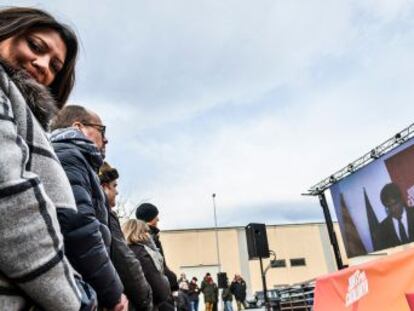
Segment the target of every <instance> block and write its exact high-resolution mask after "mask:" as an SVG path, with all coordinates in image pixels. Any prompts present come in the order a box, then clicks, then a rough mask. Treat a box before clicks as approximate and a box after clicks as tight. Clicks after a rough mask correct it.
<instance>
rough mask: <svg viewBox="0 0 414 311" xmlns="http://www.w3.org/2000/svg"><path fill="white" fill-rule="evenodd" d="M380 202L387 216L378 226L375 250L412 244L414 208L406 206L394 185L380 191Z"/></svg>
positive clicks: (391, 184)
mask: <svg viewBox="0 0 414 311" xmlns="http://www.w3.org/2000/svg"><path fill="white" fill-rule="evenodd" d="M381 202H382V204H383V205H384V207H385V209H386V211H387V214H388V216H387V217H386V218H385V219H384V220H383V221H381V223H380V224H379V225H378V228H377V231H376V238H377V240H378V248H377V249H384V248H389V247H393V246H398V245H402V244H406V243H409V242H413V241H414V208H408V207H407V206H406V204H405V202H404V199H403V197H402V195H401V191H400V188H399V187H398V186H397V185H396V184H394V183H389V184H386V185H385V186H384V187H383V188H382V190H381Z"/></svg>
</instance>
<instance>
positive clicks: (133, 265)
mask: <svg viewBox="0 0 414 311" xmlns="http://www.w3.org/2000/svg"><path fill="white" fill-rule="evenodd" d="M108 212H109V229H110V231H111V234H112V244H111V253H110V256H111V260H112V262H113V264H114V266H115V269H116V271H117V272H118V274H119V276H120V278H121V280H122V284H123V285H124V288H125V294H126V295H127V297H128V300H129V304H130V306H131V307H133V308H134V310H137V311H141V310H142V311H144V310H152V291H151V286H150V285H149V284H148V282H147V280H146V278H145V275H144V272H143V270H142V267H141V263H140V262H139V260H138V259H137V258H136V256H135V254H134V253H133V252H132V251H131V249H130V248H129V247H128V245H127V244H126V241H125V238H124V235H123V234H122V230H121V226H120V224H119V220H118V217H117V215H116V214H115V212H113V211H112V210H110V209H109V207H108Z"/></svg>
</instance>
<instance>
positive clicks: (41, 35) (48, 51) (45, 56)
mask: <svg viewBox="0 0 414 311" xmlns="http://www.w3.org/2000/svg"><path fill="white" fill-rule="evenodd" d="M0 57H2V58H3V59H5V60H7V61H8V62H10V63H11V65H12V66H14V67H15V68H18V69H23V70H25V71H26V72H27V73H28V74H30V75H31V76H32V77H33V78H34V79H35V80H36V81H37V82H38V83H40V84H43V85H46V86H49V85H50V84H52V82H53V81H54V79H55V77H56V75H57V74H58V73H59V71H60V70H62V68H63V64H64V62H65V58H66V45H65V43H64V42H63V40H62V38H61V37H60V35H59V33H57V32H56V31H54V30H52V29H37V30H33V31H30V32H28V33H25V34H23V35H20V36H13V37H10V38H8V39H6V40H4V41H2V42H0Z"/></svg>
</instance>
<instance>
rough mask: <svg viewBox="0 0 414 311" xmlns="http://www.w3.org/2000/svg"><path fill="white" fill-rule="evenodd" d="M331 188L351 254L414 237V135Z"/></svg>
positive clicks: (341, 228) (349, 253) (392, 244)
mask: <svg viewBox="0 0 414 311" xmlns="http://www.w3.org/2000/svg"><path fill="white" fill-rule="evenodd" d="M330 190H331V194H332V199H333V202H334V206H335V211H336V215H337V218H338V222H339V227H340V230H341V233H342V237H343V239H344V243H345V248H346V252H347V255H348V257H355V256H360V255H365V254H367V253H370V252H372V251H377V250H381V249H385V248H390V247H394V246H398V245H402V244H406V243H410V242H413V241H414V139H410V140H408V141H407V142H405V143H404V144H402V145H400V146H399V147H397V148H395V149H393V150H392V151H390V152H389V153H387V154H385V155H383V156H381V157H380V158H379V159H377V160H375V161H373V162H371V163H370V164H368V165H367V166H365V167H363V168H362V169H360V170H358V171H356V172H355V173H353V174H351V175H349V176H347V177H346V178H344V179H343V180H341V181H339V182H338V183H336V184H334V185H332V186H331V188H330Z"/></svg>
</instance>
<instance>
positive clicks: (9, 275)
mask: <svg viewBox="0 0 414 311" xmlns="http://www.w3.org/2000/svg"><path fill="white" fill-rule="evenodd" d="M56 110H57V109H56V104H55V102H54V100H53V99H52V97H51V95H50V93H49V91H48V90H47V88H45V87H44V86H42V85H40V84H38V83H37V82H36V81H34V80H33V78H31V77H30V76H28V75H27V74H26V73H25V72H21V71H20V70H14V69H12V68H11V67H10V66H9V65H7V64H6V63H5V62H4V61H3V60H0V210H1V217H0V237H1V239H0V310H23V309H26V308H27V304H26V303H27V301H28V298H29V297H30V298H31V299H32V300H34V301H35V302H36V303H37V304H38V306H39V307H40V308H41V309H42V310H61V311H77V310H79V307H80V299H79V295H78V292H77V290H76V285H75V280H74V277H73V274H74V270H73V269H72V267H71V266H70V264H69V262H68V261H67V258H66V256H65V255H64V252H63V248H64V247H63V237H62V234H61V232H60V226H59V223H58V220H57V216H56V210H59V209H60V210H67V212H68V213H76V205H75V200H74V198H73V193H72V191H71V189H70V185H69V182H68V179H67V177H66V174H65V172H64V171H63V169H62V166H61V165H60V163H59V161H58V159H57V157H56V155H55V153H54V151H53V149H52V146H51V145H50V143H49V140H48V138H47V136H46V133H45V128H47V124H48V122H49V120H50V118H51V117H52V116H53V114H54V112H55V111H56Z"/></svg>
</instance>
